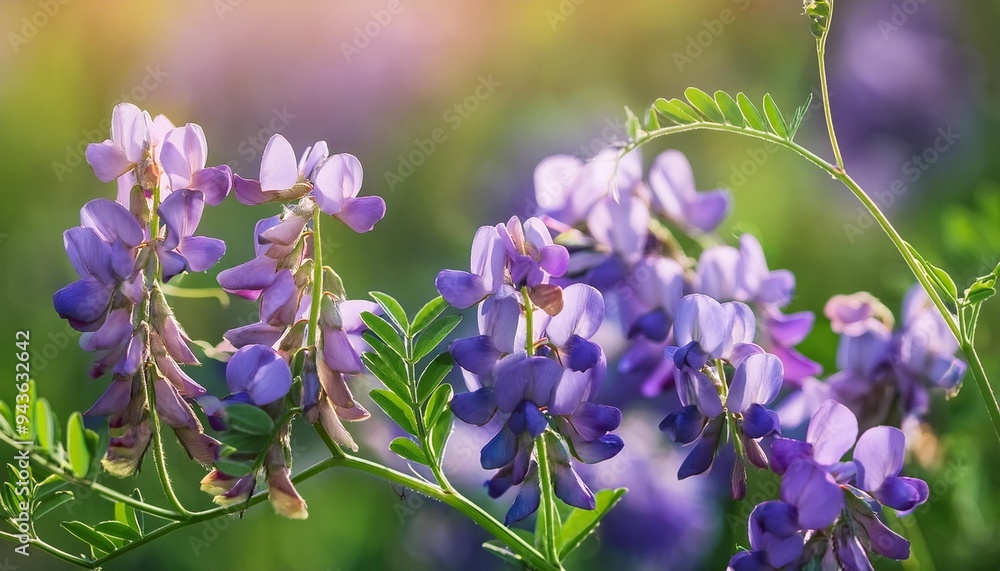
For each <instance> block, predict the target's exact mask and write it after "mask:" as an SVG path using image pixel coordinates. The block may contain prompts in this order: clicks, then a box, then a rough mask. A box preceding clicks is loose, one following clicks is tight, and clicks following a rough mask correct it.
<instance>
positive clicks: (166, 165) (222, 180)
mask: <svg viewBox="0 0 1000 571" xmlns="http://www.w3.org/2000/svg"><path fill="white" fill-rule="evenodd" d="M159 158H160V163H161V164H162V165H163V171H164V174H166V176H167V180H168V181H169V183H170V187H169V189H170V190H172V191H174V192H176V191H179V190H184V189H188V190H197V191H200V192H201V193H202V194H203V195H204V199H205V202H207V203H208V204H211V205H212V206H215V205H217V204H219V203H221V202H222V200H223V199H224V198H226V196H227V195H228V194H229V189H230V188H232V183H233V173H232V171H231V170H230V169H229V167H228V166H226V165H221V166H217V167H211V168H205V164H206V162H207V161H208V142H207V141H206V140H205V132H204V131H202V129H201V127H200V126H198V125H195V124H194V123H188V124H187V125H185V126H183V127H178V128H176V129H171V130H170V131H169V132H168V133H167V134H166V136H165V137H164V139H163V146H162V148H161V149H160V156H159ZM161 192H162V190H161ZM166 194H167V193H163V196H165V195H166Z"/></svg>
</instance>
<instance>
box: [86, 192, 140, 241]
mask: <svg viewBox="0 0 1000 571" xmlns="http://www.w3.org/2000/svg"><path fill="white" fill-rule="evenodd" d="M80 223H81V224H83V225H84V226H87V227H88V228H93V229H94V230H96V231H97V233H98V234H99V235H100V236H101V238H103V239H104V240H105V241H106V242H114V241H115V240H116V239H117V240H121V241H122V243H124V244H125V245H126V246H128V247H129V248H134V247H136V246H138V245H139V244H141V243H142V241H143V240H145V238H146V236H145V233H144V232H143V230H142V226H140V225H139V221H138V220H136V219H135V217H134V216H132V213H130V212H129V211H128V210H127V209H125V207H124V206H122V205H121V204H118V203H117V202H115V201H113V200H107V199H105V198H95V199H94V200H91V201H90V202H88V203H87V204H85V205H84V206H83V208H81V209H80Z"/></svg>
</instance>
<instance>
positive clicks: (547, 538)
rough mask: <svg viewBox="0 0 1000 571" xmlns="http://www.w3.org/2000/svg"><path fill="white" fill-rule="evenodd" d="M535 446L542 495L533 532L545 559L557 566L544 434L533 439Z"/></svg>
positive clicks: (552, 497) (554, 513)
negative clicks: (538, 540) (535, 527)
mask: <svg viewBox="0 0 1000 571" xmlns="http://www.w3.org/2000/svg"><path fill="white" fill-rule="evenodd" d="M535 446H537V447H538V451H537V454H536V459H537V461H538V484H539V488H540V490H541V495H542V501H541V503H540V504H539V507H538V523H537V524H536V525H537V526H538V527H539V529H537V530H535V534H536V536H537V537H539V538H540V539H541V544H542V551H543V552H544V553H545V557H546V558H547V559H548V560H549V561H551V562H552V563H554V564H556V565H557V566H558V565H559V542H558V533H559V531H558V525H557V521H558V518H559V512H558V510H557V508H556V502H555V489H554V488H553V486H552V468H551V466H549V454H548V448H547V444H546V442H545V434H544V433H542V434H541V435H540V436H539V437H538V438H536V439H535Z"/></svg>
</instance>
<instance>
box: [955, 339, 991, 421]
mask: <svg viewBox="0 0 1000 571" xmlns="http://www.w3.org/2000/svg"><path fill="white" fill-rule="evenodd" d="M961 348H962V354H963V355H965V359H966V360H967V361H968V362H969V368H970V369H971V370H972V376H973V377H975V379H976V385H977V386H978V387H979V392H980V394H982V395H983V402H985V403H986V409H987V410H988V411H989V413H990V420H992V421H993V431H994V432H996V434H997V438H1000V406H998V405H997V397H996V395H995V394H993V387H992V386H991V385H990V381H989V379H988V378H987V377H986V370H985V369H983V363H982V361H980V360H979V353H977V352H976V348H975V347H974V346H973V345H972V342H971V341H963V342H962V343H961Z"/></svg>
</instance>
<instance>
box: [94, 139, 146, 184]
mask: <svg viewBox="0 0 1000 571" xmlns="http://www.w3.org/2000/svg"><path fill="white" fill-rule="evenodd" d="M86 155H87V163H88V164H90V168H92V169H94V176H96V177H97V179H98V180H100V181H101V182H111V181H113V180H115V179H116V178H118V177H120V176H121V175H123V174H125V173H126V172H127V171H128V170H130V169H131V168H132V167H134V166H135V163H133V162H132V161H130V160H128V157H126V156H125V151H124V150H123V149H122V148H121V147H119V146H118V145H116V144H114V143H113V142H111V141H104V142H103V143H90V144H89V145H87V151H86Z"/></svg>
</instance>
